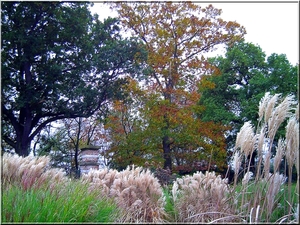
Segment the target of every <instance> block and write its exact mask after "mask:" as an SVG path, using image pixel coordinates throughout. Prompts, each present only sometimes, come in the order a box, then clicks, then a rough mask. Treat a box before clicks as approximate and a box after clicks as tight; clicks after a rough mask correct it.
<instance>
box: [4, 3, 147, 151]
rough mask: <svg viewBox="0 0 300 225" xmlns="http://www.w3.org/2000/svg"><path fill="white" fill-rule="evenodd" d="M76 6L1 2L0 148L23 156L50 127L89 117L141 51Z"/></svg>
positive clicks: (84, 6) (110, 24)
mask: <svg viewBox="0 0 300 225" xmlns="http://www.w3.org/2000/svg"><path fill="white" fill-rule="evenodd" d="M89 6H90V3H87V2H86V3H81V2H74V3H72V2H22V1H21V2H1V85H2V86H1V87H2V88H1V110H2V116H1V123H2V140H3V141H2V147H4V146H8V145H9V146H11V147H12V148H13V149H14V150H15V152H16V153H17V154H19V155H22V156H27V155H28V154H29V152H30V145H31V141H32V140H33V138H34V137H35V136H36V135H37V134H38V133H39V132H40V131H41V130H42V129H43V128H44V127H45V126H46V125H47V124H49V123H50V122H53V121H57V120H59V119H64V118H77V117H88V116H91V115H93V114H94V112H96V111H97V110H99V109H100V108H101V107H102V106H103V105H104V104H105V103H106V102H107V100H108V99H109V98H110V97H112V96H113V95H114V93H117V91H116V90H118V85H119V84H120V83H122V79H119V76H120V75H126V74H133V73H135V72H136V71H138V70H135V69H136V68H137V67H138V62H141V57H142V56H143V55H144V52H142V51H139V49H140V47H141V45H140V44H139V43H138V42H136V41H135V40H133V39H132V40H131V39H130V40H129V39H123V38H122V37H121V35H120V32H119V31H120V29H119V27H118V25H117V20H116V19H111V18H108V19H107V20H105V21H104V22H103V23H102V22H100V21H99V20H98V17H97V16H92V15H91V14H90V11H89Z"/></svg>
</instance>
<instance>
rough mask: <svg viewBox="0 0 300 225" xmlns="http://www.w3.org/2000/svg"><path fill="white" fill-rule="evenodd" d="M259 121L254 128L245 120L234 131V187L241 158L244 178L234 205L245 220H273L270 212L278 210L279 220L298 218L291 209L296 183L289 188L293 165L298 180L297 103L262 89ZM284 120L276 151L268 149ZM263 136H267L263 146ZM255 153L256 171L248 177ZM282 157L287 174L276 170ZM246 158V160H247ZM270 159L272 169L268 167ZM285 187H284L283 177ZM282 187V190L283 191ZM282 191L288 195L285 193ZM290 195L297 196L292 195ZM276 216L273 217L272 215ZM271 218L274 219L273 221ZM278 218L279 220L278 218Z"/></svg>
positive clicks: (297, 192) (294, 202)
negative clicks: (283, 129) (280, 214)
mask: <svg viewBox="0 0 300 225" xmlns="http://www.w3.org/2000/svg"><path fill="white" fill-rule="evenodd" d="M258 115H259V121H258V126H257V128H256V129H255V128H254V127H253V125H252V124H251V123H250V122H246V123H245V124H244V125H243V126H242V128H241V130H240V132H239V133H238V135H237V139H236V145H235V153H234V158H233V161H234V165H235V178H234V188H236V183H237V176H238V173H239V172H238V171H239V169H240V166H241V165H242V162H243V161H244V162H246V164H245V166H244V167H243V173H244V178H243V182H242V183H241V184H240V185H241V186H240V187H239V191H238V192H236V193H238V194H237V195H236V196H233V198H235V201H236V202H238V204H236V206H237V209H236V210H239V213H240V215H242V216H243V217H244V218H245V219H246V221H248V222H276V220H277V219H278V218H277V217H276V216H274V214H276V213H277V212H278V209H279V208H281V209H284V211H282V210H281V213H284V215H282V218H281V220H282V221H285V220H287V221H294V220H296V221H298V218H297V216H296V217H295V215H296V214H297V212H296V214H295V212H293V211H294V210H295V209H297V208H299V207H298V205H299V200H297V199H298V198H299V184H298V181H297V185H296V188H295V190H294V192H293V190H292V170H293V167H294V166H296V169H297V174H298V175H297V176H298V180H299V104H298V103H297V102H296V101H295V100H294V98H293V96H291V95H289V96H286V97H285V98H283V97H282V96H281V95H280V94H275V95H273V96H272V95H270V93H266V94H265V96H264V97H263V98H262V99H261V101H260V104H259V110H258ZM286 120H287V125H286V135H285V137H280V138H279V140H278V143H277V146H276V153H275V154H273V153H272V151H271V150H272V145H273V143H274V140H275V135H276V132H277V131H278V129H279V127H280V126H281V125H282V124H283V122H284V121H286ZM265 140H268V145H267V146H266V145H265V144H264V143H265ZM255 151H256V153H257V157H258V160H257V165H256V170H255V172H256V174H255V178H253V180H251V179H250V174H251V171H250V161H251V158H252V157H253V153H254V152H255ZM282 161H285V165H286V166H287V170H288V174H280V170H279V165H280V163H282ZM247 162H248V163H247ZM271 163H273V171H272V173H271V170H270V167H271ZM287 176H288V181H287V187H286V180H287ZM283 190H285V192H283ZM286 192H287V193H288V195H286ZM292 196H297V198H293V197H292ZM275 218H277V219H275ZM274 220H275V221H274ZM282 221H280V222H282Z"/></svg>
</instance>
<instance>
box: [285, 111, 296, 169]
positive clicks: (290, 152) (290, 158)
mask: <svg viewBox="0 0 300 225" xmlns="http://www.w3.org/2000/svg"><path fill="white" fill-rule="evenodd" d="M286 143H287V144H286V146H287V148H286V158H287V162H288V165H289V166H290V167H292V166H293V165H294V164H295V163H296V152H297V151H299V123H298V122H297V120H296V118H295V117H294V116H293V117H291V118H290V119H289V121H288V124H287V126H286Z"/></svg>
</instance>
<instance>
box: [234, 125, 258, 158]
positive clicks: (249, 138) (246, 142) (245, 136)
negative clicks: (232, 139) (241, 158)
mask: <svg viewBox="0 0 300 225" xmlns="http://www.w3.org/2000/svg"><path fill="white" fill-rule="evenodd" d="M254 137H255V136H254V132H253V126H252V124H251V122H250V121H248V122H245V123H244V125H243V126H242V127H241V130H240V132H238V134H237V137H236V143H235V148H236V149H237V148H240V149H241V152H243V153H244V154H245V157H246V158H247V157H248V156H249V155H250V154H252V152H253V150H254V148H253V147H254V143H255V142H254V141H255V140H254Z"/></svg>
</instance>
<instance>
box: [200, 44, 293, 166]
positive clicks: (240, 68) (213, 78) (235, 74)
mask: <svg viewBox="0 0 300 225" xmlns="http://www.w3.org/2000/svg"><path fill="white" fill-rule="evenodd" d="M210 63H211V64H213V65H214V66H215V67H216V69H215V71H214V72H212V75H210V76H206V77H205V79H203V80H202V81H207V82H212V83H214V85H213V88H209V87H206V88H202V89H201V98H200V101H199V104H200V105H202V106H203V107H204V108H205V110H203V111H202V112H201V113H200V114H199V118H200V119H201V120H203V121H214V122H221V123H222V124H223V125H230V126H231V127H232V129H231V132H230V133H228V134H227V145H228V146H229V149H231V148H232V147H233V146H234V144H235V139H236V135H237V132H238V131H239V130H240V128H241V127H242V126H243V124H244V123H245V122H247V121H251V123H252V124H253V125H254V126H257V122H258V114H257V106H258V105H259V101H260V99H261V98H262V97H263V96H264V95H265V93H266V92H270V94H272V95H274V94H276V93H282V95H283V96H287V95H289V94H294V95H295V96H297V94H296V93H297V77H298V75H297V70H298V66H297V65H296V66H292V65H291V64H290V63H289V62H288V60H287V58H286V56H285V55H283V54H281V55H278V54H275V53H274V54H271V55H270V56H269V57H267V58H266V54H265V53H264V52H263V51H262V49H261V48H260V47H259V46H258V45H254V44H252V43H246V42H244V41H242V42H238V43H236V44H234V45H232V46H228V47H227V52H226V54H225V56H224V57H217V58H211V59H210ZM285 126H286V123H283V124H282V125H281V127H280V129H279V130H278V132H277V133H276V135H277V136H276V141H277V140H278V137H280V136H283V135H284V132H285ZM276 141H275V142H276ZM254 154H255V153H254ZM254 158H255V157H253V158H252V159H253V163H254Z"/></svg>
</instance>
